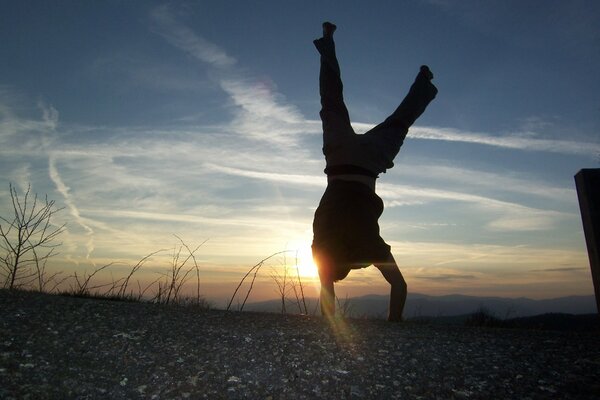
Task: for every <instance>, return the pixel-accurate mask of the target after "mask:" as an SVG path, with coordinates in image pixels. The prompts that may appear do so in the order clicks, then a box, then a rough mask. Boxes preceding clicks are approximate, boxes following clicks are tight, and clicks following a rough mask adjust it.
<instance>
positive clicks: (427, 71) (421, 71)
mask: <svg viewBox="0 0 600 400" xmlns="http://www.w3.org/2000/svg"><path fill="white" fill-rule="evenodd" d="M419 75H422V76H423V77H424V78H427V80H429V81H430V80H432V79H433V72H431V70H430V69H429V67H428V66H427V65H421V68H420V69H419Z"/></svg>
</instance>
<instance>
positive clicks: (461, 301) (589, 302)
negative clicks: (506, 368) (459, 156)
mask: <svg viewBox="0 0 600 400" xmlns="http://www.w3.org/2000/svg"><path fill="white" fill-rule="evenodd" d="M388 301H389V298H388V296H383V295H366V296H360V297H352V298H347V299H339V301H338V308H340V309H344V310H345V315H346V316H349V317H365V318H385V316H386V315H387V307H388ZM305 302H306V308H307V310H308V314H318V312H317V308H318V304H317V299H314V298H307V299H305ZM298 303H300V304H298ZM301 309H302V310H304V305H303V303H302V301H300V302H297V301H296V299H286V302H285V312H287V313H301V312H300V310H301ZM244 310H246V311H262V312H281V311H282V303H281V300H280V299H279V300H268V301H262V302H256V303H248V304H246V306H245V307H244ZM478 311H485V312H486V313H488V314H490V315H492V316H494V317H496V318H500V319H509V318H518V317H527V316H533V315H540V314H548V313H563V314H595V313H596V312H597V310H596V300H595V297H594V296H593V295H588V296H567V297H558V298H553V299H543V300H535V299H529V298H526V297H519V298H504V297H478V296H465V295H459V294H452V295H444V296H429V295H425V294H419V293H410V294H409V295H408V298H407V301H406V306H405V309H404V316H405V318H408V319H418V318H425V317H452V316H459V315H467V314H472V313H475V312H478Z"/></svg>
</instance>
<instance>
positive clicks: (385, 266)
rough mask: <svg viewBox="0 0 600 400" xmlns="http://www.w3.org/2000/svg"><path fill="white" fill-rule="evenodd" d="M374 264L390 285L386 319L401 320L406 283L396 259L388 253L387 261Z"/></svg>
mask: <svg viewBox="0 0 600 400" xmlns="http://www.w3.org/2000/svg"><path fill="white" fill-rule="evenodd" d="M375 266H376V267H377V268H378V269H379V271H381V274H382V275H383V277H384V278H385V280H386V281H387V282H388V283H389V284H390V286H391V289H390V308H389V311H388V321H402V312H403V311H404V304H405V303H406V295H407V285H406V281H405V280H404V277H403V276H402V273H401V272H400V269H399V268H398V265H397V264H396V260H394V257H393V256H392V255H391V254H390V255H389V259H388V261H387V262H385V263H377V264H375Z"/></svg>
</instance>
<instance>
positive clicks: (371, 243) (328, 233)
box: [312, 180, 391, 281]
mask: <svg viewBox="0 0 600 400" xmlns="http://www.w3.org/2000/svg"><path fill="white" fill-rule="evenodd" d="M382 213H383V201H382V200H381V198H380V197H379V196H377V194H375V192H373V191H372V190H371V189H370V188H369V187H368V186H366V185H363V184H362V183H358V182H348V181H342V180H335V181H332V182H330V183H329V184H328V185H327V189H326V190H325V193H324V194H323V197H322V198H321V202H320V203H319V207H318V208H317V210H316V212H315V219H314V221H313V243H312V251H313V257H314V258H315V261H316V263H317V265H318V266H319V270H320V273H323V272H325V273H326V274H327V275H329V276H331V277H332V278H333V281H338V280H341V279H344V278H345V277H346V276H347V275H348V273H349V272H350V270H351V269H358V268H365V267H368V266H369V265H372V264H379V263H383V262H386V261H388V260H389V257H390V254H391V252H390V249H391V248H390V246H389V245H388V244H387V243H385V241H384V240H383V239H382V238H381V236H380V235H379V223H378V219H379V217H380V216H381V214H382ZM322 268H327V269H329V270H328V271H322Z"/></svg>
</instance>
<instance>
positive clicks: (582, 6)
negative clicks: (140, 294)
mask: <svg viewBox="0 0 600 400" xmlns="http://www.w3.org/2000/svg"><path fill="white" fill-rule="evenodd" d="M324 20H331V21H334V22H335V23H336V24H337V25H338V27H339V28H338V31H337V32H336V40H337V51H338V57H339V59H340V63H341V67H342V75H343V79H344V83H345V98H346V103H347V105H348V108H349V109H350V114H351V118H352V120H353V122H354V123H355V127H356V130H357V131H361V132H362V131H365V130H366V129H368V128H369V127H371V126H373V125H374V124H376V123H378V122H380V121H381V120H383V119H384V118H385V117H386V116H387V115H388V114H389V113H391V112H392V111H393V110H394V109H395V107H396V106H397V105H398V103H399V102H400V101H401V100H402V98H403V96H404V94H405V93H406V91H407V89H408V87H409V86H410V84H411V83H412V80H413V79H414V76H415V74H416V72H417V71H418V67H419V65H421V64H427V65H429V66H430V67H431V69H432V70H433V72H434V74H435V79H434V83H435V84H436V86H437V87H438V89H439V94H438V97H437V98H436V100H435V101H434V102H433V103H432V104H431V105H430V107H429V109H428V110H427V112H426V113H425V114H424V115H423V116H422V117H421V119H419V120H418V121H417V123H416V125H415V126H414V127H413V128H412V129H411V130H410V132H409V138H408V140H407V141H406V142H405V144H404V146H403V148H402V150H401V152H400V154H399V156H398V157H397V158H396V162H395V164H396V166H395V167H394V168H393V169H391V170H389V171H388V172H387V173H386V174H384V175H382V176H381V177H380V179H379V180H378V193H379V194H380V196H381V197H382V198H383V200H384V203H385V205H386V210H385V212H384V214H383V216H382V218H381V220H380V225H381V229H382V236H383V237H384V239H385V240H386V241H387V242H388V243H389V244H390V245H392V251H393V253H394V255H395V256H396V259H397V261H398V263H399V264H400V267H401V269H402V271H403V273H404V275H405V277H406V279H407V281H408V283H409V290H411V291H417V292H423V293H428V294H445V293H463V294H476V295H499V296H512V297H516V296H529V297H536V298H544V297H557V296H562V295H571V294H591V293H592V292H593V289H592V284H591V276H590V273H589V264H588V260H587V253H586V249H585V242H584V237H583V232H582V227H581V220H580V215H579V209H578V203H577V195H576V192H575V188H574V181H573V175H574V174H575V173H576V172H577V171H579V170H580V169H581V168H598V167H599V166H600V165H599V164H600V136H599V134H598V132H600V119H599V117H598V115H600V113H599V111H600V95H599V93H600V79H598V77H597V72H598V70H599V69H600V68H599V67H600V28H598V24H597V21H598V20H600V5H599V4H598V3H597V2H594V1H571V2H563V1H485V2H481V1H456V2H455V1H445V0H432V1H411V2H396V1H381V2H375V3H373V2H369V3H367V2H333V1H331V2H317V1H306V2H277V1H263V2H246V1H227V2H225V1H222V2H217V1H215V2H209V1H207V2H173V3H165V2H141V1H129V2H122V1H105V2H80V1H73V2H69V1H61V2H45V1H39V2H30V1H19V2H17V1H12V2H10V1H8V2H2V4H1V5H0V59H1V60H2V61H1V62H0V211H1V212H2V215H7V213H8V212H10V203H9V196H8V195H9V193H8V183H9V182H13V183H14V184H15V185H16V186H17V187H19V188H21V189H23V188H26V187H27V184H28V183H31V185H32V188H33V190H34V191H35V192H37V193H40V194H48V196H49V197H50V198H52V199H55V200H56V201H57V203H58V204H59V205H61V206H65V210H64V211H63V212H62V213H61V214H60V216H59V218H58V219H57V221H56V222H57V223H60V222H67V224H68V225H67V228H68V231H67V232H66V233H65V234H64V235H63V238H62V239H63V246H62V248H61V255H60V256H59V257H57V258H56V259H55V260H54V262H55V268H58V269H65V270H68V271H73V270H84V269H86V268H88V269H89V268H93V266H98V265H103V264H104V263H107V262H110V261H123V262H135V261H134V260H137V259H139V258H141V257H143V256H144V255H146V254H148V253H149V252H151V251H154V250H158V249H161V248H165V247H167V248H168V247H170V246H173V245H175V244H176V243H177V240H176V239H175V238H174V236H173V235H174V234H176V235H178V236H180V237H181V238H183V239H184V240H185V241H186V242H187V243H189V244H190V245H194V244H199V243H201V242H203V241H204V240H206V239H208V241H207V242H206V244H205V245H203V247H202V248H201V250H200V251H199V252H198V256H199V261H201V263H202V266H203V267H202V268H203V269H202V273H203V280H204V283H205V286H204V288H205V291H206V293H207V295H208V296H209V297H210V296H213V297H214V298H215V299H222V298H225V297H226V294H227V293H231V291H232V289H233V288H234V287H235V284H234V283H235V281H236V280H237V279H239V277H240V276H241V275H240V274H241V273H242V271H244V270H246V269H247V268H248V267H249V266H251V265H253V264H255V263H256V262H258V261H259V260H260V259H262V258H264V257H266V256H268V255H269V254H272V253H275V252H277V251H281V250H284V249H299V250H300V252H301V254H303V257H304V258H309V257H308V256H307V255H306V254H307V253H308V246H309V245H310V240H311V237H312V232H311V223H312V216H313V213H314V209H315V208H316V205H317V203H318V201H319V198H320V196H321V194H322V191H323V190H324V188H325V184H326V180H325V176H324V175H323V173H322V171H323V168H324V160H323V157H322V154H321V136H320V135H321V131H320V122H319V120H318V111H319V99H318V87H317V79H318V56H317V53H316V51H315V50H314V48H313V46H312V43H311V42H312V40H313V39H314V38H316V37H318V36H319V35H320V25H321V22H322V21H324ZM303 262H304V261H303ZM159 268H160V262H159V261H158V260H156V265H155V269H159ZM115 273H117V272H115ZM268 281H269V279H268V278H265V281H264V287H263V288H262V289H261V292H260V294H259V296H262V297H263V298H267V297H269V296H272V295H274V294H275V292H274V291H273V289H272V288H269V285H268ZM232 285H233V286H232ZM340 286H341V288H342V292H341V293H342V295H343V292H344V291H347V292H348V293H350V294H351V295H352V294H364V293H385V291H386V287H385V284H384V281H383V279H382V278H381V277H380V276H379V275H378V272H377V271H376V270H375V269H374V268H370V269H367V270H361V271H357V272H353V273H352V274H351V275H350V276H349V277H348V279H347V280H345V281H344V282H343V283H342V284H341V285H340Z"/></svg>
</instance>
